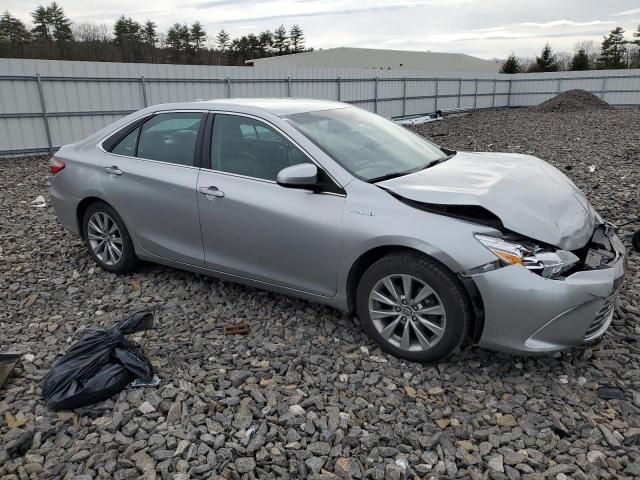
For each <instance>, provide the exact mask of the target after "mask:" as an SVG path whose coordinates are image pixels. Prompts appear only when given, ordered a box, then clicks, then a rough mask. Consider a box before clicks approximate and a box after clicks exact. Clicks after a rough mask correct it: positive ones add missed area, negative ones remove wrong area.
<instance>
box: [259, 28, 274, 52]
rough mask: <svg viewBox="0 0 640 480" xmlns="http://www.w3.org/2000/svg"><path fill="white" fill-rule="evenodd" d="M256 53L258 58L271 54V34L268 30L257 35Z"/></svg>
mask: <svg viewBox="0 0 640 480" xmlns="http://www.w3.org/2000/svg"><path fill="white" fill-rule="evenodd" d="M258 42H259V47H258V52H259V53H260V56H263V57H264V56H266V55H268V54H269V53H270V52H271V47H272V45H273V34H272V33H271V31H269V30H265V31H264V32H260V35H258Z"/></svg>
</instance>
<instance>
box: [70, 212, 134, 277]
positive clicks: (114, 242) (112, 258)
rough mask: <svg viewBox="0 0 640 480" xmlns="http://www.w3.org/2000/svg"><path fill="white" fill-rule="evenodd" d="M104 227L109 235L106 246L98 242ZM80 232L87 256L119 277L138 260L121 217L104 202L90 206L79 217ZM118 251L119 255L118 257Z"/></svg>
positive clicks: (102, 242)
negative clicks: (87, 252)
mask: <svg viewBox="0 0 640 480" xmlns="http://www.w3.org/2000/svg"><path fill="white" fill-rule="evenodd" d="M105 222H106V223H105ZM114 225H115V229H114V228H113V226H114ZM105 226H106V228H104V230H109V231H110V232H111V235H110V238H109V240H108V241H106V244H107V245H105V241H101V240H99V239H98V237H103V236H104V235H102V233H104V231H103V227H105ZM82 232H83V237H84V242H85V244H86V245H87V249H88V250H89V255H91V257H93V259H94V260H95V261H96V263H97V264H98V265H100V267H101V268H102V269H104V270H106V271H108V272H112V273H118V274H122V273H129V272H131V271H132V270H133V269H134V268H135V267H136V265H137V263H138V258H137V257H136V253H135V250H134V248H133V242H132V241H131V236H130V235H129V232H128V230H127V227H125V225H124V222H123V221H122V218H120V215H118V213H117V212H116V211H115V210H114V209H113V208H112V207H111V206H110V205H107V204H106V203H104V202H95V203H92V204H91V205H89V207H88V208H87V209H86V211H85V212H84V215H83V216H82ZM100 232H102V233H100ZM107 233H108V232H107ZM119 246H121V248H118V247H119ZM118 251H120V252H121V254H120V256H118V255H117V252H118Z"/></svg>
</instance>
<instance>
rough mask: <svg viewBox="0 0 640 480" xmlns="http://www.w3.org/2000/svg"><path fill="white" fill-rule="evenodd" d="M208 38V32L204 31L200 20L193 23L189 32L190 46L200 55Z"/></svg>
mask: <svg viewBox="0 0 640 480" xmlns="http://www.w3.org/2000/svg"><path fill="white" fill-rule="evenodd" d="M206 39H207V32H205V31H204V27H203V26H202V24H201V23H200V22H194V23H193V25H191V31H190V32H189V39H188V42H189V46H190V47H191V50H192V51H193V52H194V53H195V54H196V55H198V54H199V53H200V50H201V49H202V45H203V44H204V42H205V40H206Z"/></svg>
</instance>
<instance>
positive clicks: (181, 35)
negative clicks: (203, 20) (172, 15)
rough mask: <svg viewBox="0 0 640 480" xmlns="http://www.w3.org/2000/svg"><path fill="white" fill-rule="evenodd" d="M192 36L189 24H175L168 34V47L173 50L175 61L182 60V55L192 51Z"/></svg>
mask: <svg viewBox="0 0 640 480" xmlns="http://www.w3.org/2000/svg"><path fill="white" fill-rule="evenodd" d="M190 40H191V34H190V31H189V27H188V26H187V24H183V25H180V24H179V23H174V24H173V25H172V26H171V28H170V29H169V31H168V32H167V39H166V42H167V46H168V47H169V49H170V50H171V53H172V57H173V59H174V60H175V61H178V60H179V59H180V54H181V53H183V52H188V51H189V49H190V44H189V42H190Z"/></svg>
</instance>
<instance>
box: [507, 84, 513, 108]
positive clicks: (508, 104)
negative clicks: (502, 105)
mask: <svg viewBox="0 0 640 480" xmlns="http://www.w3.org/2000/svg"><path fill="white" fill-rule="evenodd" d="M512 83H513V80H512V79H511V78H510V79H509V90H507V108H508V107H510V106H511V84H512Z"/></svg>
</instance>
